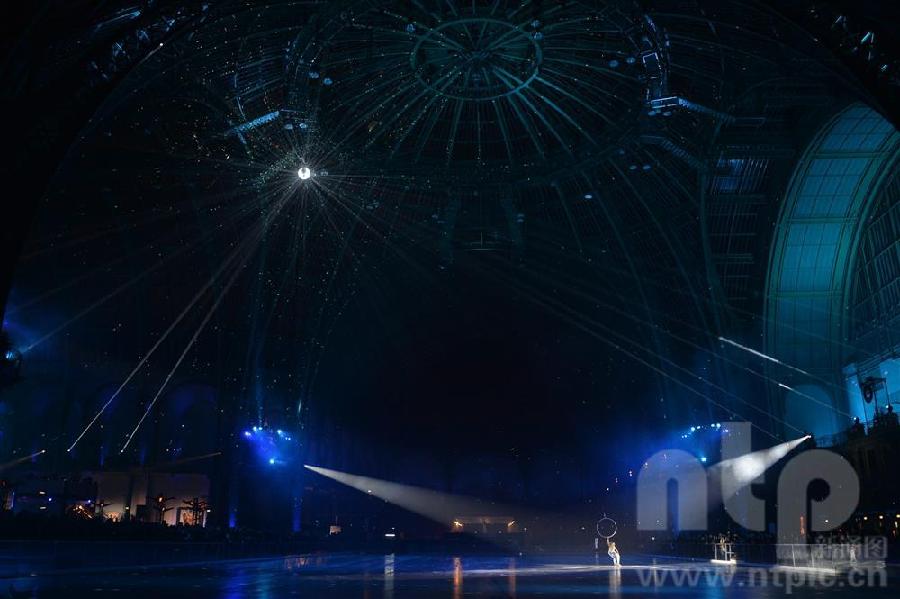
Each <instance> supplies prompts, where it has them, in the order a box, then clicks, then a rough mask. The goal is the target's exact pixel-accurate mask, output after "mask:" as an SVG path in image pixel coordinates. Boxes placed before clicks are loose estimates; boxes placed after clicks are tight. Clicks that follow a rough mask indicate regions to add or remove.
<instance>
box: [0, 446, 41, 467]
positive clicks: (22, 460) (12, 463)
mask: <svg viewBox="0 0 900 599" xmlns="http://www.w3.org/2000/svg"><path fill="white" fill-rule="evenodd" d="M45 453H47V450H46V449H42V450H40V451H36V452H34V453H33V454H31V455H27V456H24V457H21V458H16V459H15V460H10V461H8V462H6V463H5V464H0V472H3V471H4V470H8V469H9V468H12V467H13V466H18V465H19V464H24V463H25V462H28V461H31V460H33V459H34V458H36V457H38V456H41V455H44V454H45Z"/></svg>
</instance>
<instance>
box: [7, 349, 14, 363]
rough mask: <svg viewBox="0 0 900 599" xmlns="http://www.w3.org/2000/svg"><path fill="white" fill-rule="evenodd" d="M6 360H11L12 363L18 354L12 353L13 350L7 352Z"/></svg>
mask: <svg viewBox="0 0 900 599" xmlns="http://www.w3.org/2000/svg"><path fill="white" fill-rule="evenodd" d="M6 359H7V360H9V361H10V362H12V361H13V360H15V359H16V352H14V351H12V350H9V351H8V352H6Z"/></svg>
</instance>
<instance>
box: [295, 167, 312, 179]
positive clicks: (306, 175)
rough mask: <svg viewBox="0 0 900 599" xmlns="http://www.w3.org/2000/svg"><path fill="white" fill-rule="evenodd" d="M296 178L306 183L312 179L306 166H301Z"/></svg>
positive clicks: (310, 172)
mask: <svg viewBox="0 0 900 599" xmlns="http://www.w3.org/2000/svg"><path fill="white" fill-rule="evenodd" d="M297 176H298V177H300V180H301V181H306V180H307V179H309V178H310V177H312V171H311V170H309V167H308V166H301V167H300V170H298V171H297Z"/></svg>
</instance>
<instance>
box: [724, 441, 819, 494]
mask: <svg viewBox="0 0 900 599" xmlns="http://www.w3.org/2000/svg"><path fill="white" fill-rule="evenodd" d="M809 438H810V436H809V435H806V436H805V437H801V438H799V439H794V440H793V441H787V442H786V443H781V444H779V445H775V446H774V447H770V448H768V449H763V450H760V451H754V452H752V453H748V454H746V455H742V456H740V457H736V458H731V459H728V460H725V461H723V462H719V463H718V464H716V465H715V466H713V467H712V468H710V470H711V471H712V473H713V474H714V475H717V476H719V477H721V479H722V485H721V489H722V498H723V499H724V500H728V499H730V498H732V497H734V496H735V494H737V492H738V491H740V490H741V489H743V488H745V487H747V486H748V485H750V484H751V483H752V482H753V481H754V480H756V479H758V478H759V477H760V476H762V475H763V474H764V473H765V472H766V471H767V470H768V469H769V468H771V467H772V466H774V465H775V464H776V463H778V462H779V461H781V460H782V459H783V458H784V457H785V456H786V455H787V454H789V453H790V452H791V451H793V450H794V449H796V448H797V447H798V446H800V445H801V444H802V443H803V442H804V441H806V440H808V439H809Z"/></svg>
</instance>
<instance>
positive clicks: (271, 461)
mask: <svg viewBox="0 0 900 599" xmlns="http://www.w3.org/2000/svg"><path fill="white" fill-rule="evenodd" d="M269 464H270V465H272V466H274V465H275V458H269Z"/></svg>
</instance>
